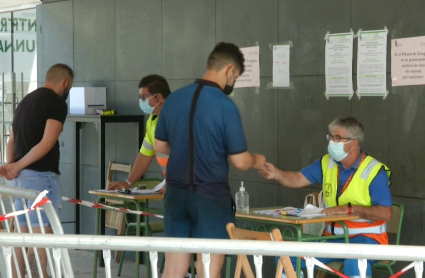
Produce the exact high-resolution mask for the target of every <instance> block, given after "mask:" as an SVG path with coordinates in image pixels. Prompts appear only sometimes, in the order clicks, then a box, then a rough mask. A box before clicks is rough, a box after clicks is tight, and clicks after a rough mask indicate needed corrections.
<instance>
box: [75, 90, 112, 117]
mask: <svg viewBox="0 0 425 278" xmlns="http://www.w3.org/2000/svg"><path fill="white" fill-rule="evenodd" d="M69 106H70V107H69V113H70V114H78V115H95V114H96V109H100V110H106V88H105V87H73V88H72V89H71V91H70V92H69Z"/></svg>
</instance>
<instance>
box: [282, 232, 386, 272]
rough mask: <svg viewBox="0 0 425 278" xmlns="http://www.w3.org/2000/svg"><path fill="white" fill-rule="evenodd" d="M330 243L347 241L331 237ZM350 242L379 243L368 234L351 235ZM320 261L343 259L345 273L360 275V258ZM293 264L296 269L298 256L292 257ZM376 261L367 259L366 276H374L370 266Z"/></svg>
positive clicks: (302, 262) (323, 260) (328, 260)
mask: <svg viewBox="0 0 425 278" xmlns="http://www.w3.org/2000/svg"><path fill="white" fill-rule="evenodd" d="M326 242H328V243H345V240H344V239H329V240H326ZM350 243H354V244H379V243H378V242H377V241H376V240H374V239H372V238H370V237H366V236H355V237H350ZM316 259H317V260H318V261H320V262H322V263H324V264H328V263H330V262H335V261H343V262H344V274H345V275H347V276H349V277H359V275H360V273H359V267H358V260H356V259H334V258H333V259H329V258H316ZM278 260H279V257H276V264H277V261H278ZM291 262H292V265H293V266H294V269H296V268H297V258H296V257H291ZM374 263H376V261H372V260H368V261H367V270H366V276H372V269H371V268H370V266H371V265H373V264H374ZM305 268H306V263H305V260H301V269H305Z"/></svg>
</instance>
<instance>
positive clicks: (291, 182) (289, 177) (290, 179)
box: [275, 169, 310, 188]
mask: <svg viewBox="0 0 425 278" xmlns="http://www.w3.org/2000/svg"><path fill="white" fill-rule="evenodd" d="M275 180H276V181H277V182H278V183H280V184H281V185H283V186H286V187H292V188H299V187H304V186H307V185H309V184H310V182H309V181H308V180H307V179H306V178H305V177H304V175H303V174H301V173H300V172H293V171H283V170H279V169H277V173H276V178H275Z"/></svg>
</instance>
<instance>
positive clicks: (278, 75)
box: [273, 45, 290, 87]
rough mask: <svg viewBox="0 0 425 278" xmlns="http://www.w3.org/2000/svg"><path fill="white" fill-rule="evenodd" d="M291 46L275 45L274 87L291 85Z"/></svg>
mask: <svg viewBox="0 0 425 278" xmlns="http://www.w3.org/2000/svg"><path fill="white" fill-rule="evenodd" d="M289 47H290V46H289V45H274V46H273V87H289Z"/></svg>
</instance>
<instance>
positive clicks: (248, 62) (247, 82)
mask: <svg viewBox="0 0 425 278" xmlns="http://www.w3.org/2000/svg"><path fill="white" fill-rule="evenodd" d="M240 50H241V52H242V53H243V56H244V58H245V63H244V65H245V71H244V73H243V74H242V75H241V76H239V77H238V79H236V83H235V88H246V87H260V47H259V46H253V47H243V48H240Z"/></svg>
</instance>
